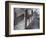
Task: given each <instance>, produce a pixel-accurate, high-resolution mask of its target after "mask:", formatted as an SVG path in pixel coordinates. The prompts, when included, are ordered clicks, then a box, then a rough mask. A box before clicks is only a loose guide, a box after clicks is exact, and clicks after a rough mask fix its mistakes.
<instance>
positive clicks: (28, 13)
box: [5, 1, 45, 37]
mask: <svg viewBox="0 0 46 38" xmlns="http://www.w3.org/2000/svg"><path fill="white" fill-rule="evenodd" d="M44 34H45V4H44V3H35V2H17V1H6V2H5V36H6V37H12V36H27V35H44Z"/></svg>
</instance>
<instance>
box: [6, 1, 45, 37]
mask: <svg viewBox="0 0 46 38" xmlns="http://www.w3.org/2000/svg"><path fill="white" fill-rule="evenodd" d="M9 3H23V4H24V3H26V4H38V5H43V33H34V34H19V35H9ZM44 34H45V4H44V3H35V2H19V1H5V36H6V37H13V36H28V35H44Z"/></svg>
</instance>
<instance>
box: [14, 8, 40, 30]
mask: <svg viewBox="0 0 46 38" xmlns="http://www.w3.org/2000/svg"><path fill="white" fill-rule="evenodd" d="M39 22H40V9H39V8H14V30H25V29H39V24H40V23H39Z"/></svg>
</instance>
